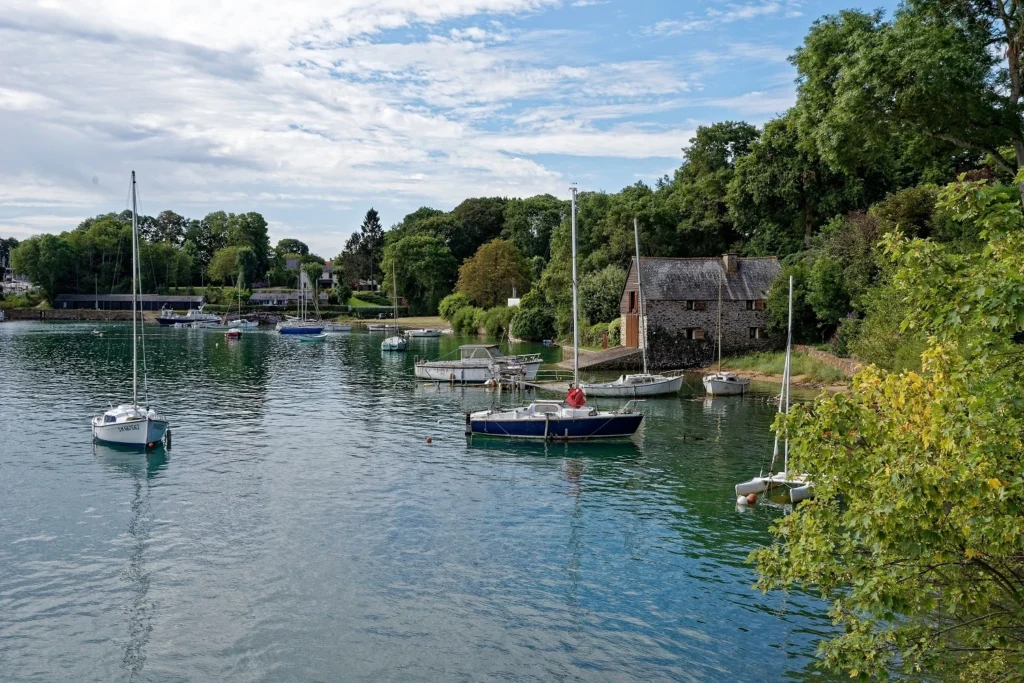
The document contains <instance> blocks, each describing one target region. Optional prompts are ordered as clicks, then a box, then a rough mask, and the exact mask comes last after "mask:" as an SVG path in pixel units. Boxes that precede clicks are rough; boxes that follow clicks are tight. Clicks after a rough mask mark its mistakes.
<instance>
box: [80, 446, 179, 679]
mask: <svg viewBox="0 0 1024 683" xmlns="http://www.w3.org/2000/svg"><path fill="white" fill-rule="evenodd" d="M93 454H94V456H95V458H96V461H97V462H99V463H101V464H102V465H104V466H105V467H106V468H108V469H110V470H113V471H114V472H115V473H117V474H118V475H119V476H125V477H126V478H127V479H129V480H130V482H131V487H132V499H131V516H130V518H129V520H128V529H127V533H128V548H129V554H128V564H127V566H126V567H125V568H124V570H123V571H122V572H121V575H120V577H121V580H122V581H124V582H125V583H126V584H127V588H128V592H129V595H130V597H129V600H128V602H127V604H126V605H124V607H123V608H122V611H123V613H124V614H125V616H126V618H127V621H128V626H127V637H126V640H125V643H124V648H123V649H124V652H123V655H122V657H121V664H120V666H121V668H122V669H124V670H125V671H127V672H128V673H129V677H130V678H132V679H134V678H135V677H136V676H139V675H140V674H141V673H142V669H143V667H144V666H145V664H146V646H147V645H148V643H149V639H150V636H151V635H152V632H153V619H154V611H155V608H156V604H155V602H154V601H153V600H152V599H151V598H150V597H149V592H150V586H151V582H152V574H153V570H152V569H151V568H150V566H149V563H148V561H147V558H146V551H147V549H148V548H149V543H150V533H151V530H152V524H153V518H152V510H151V507H150V500H149V499H150V483H151V482H152V480H153V479H155V478H156V477H158V476H160V474H161V473H162V472H163V471H164V470H165V469H166V468H167V460H168V454H167V450H166V449H165V448H164V447H163V446H162V445H161V446H158V447H156V448H154V449H152V450H149V451H146V452H140V451H139V450H138V449H137V448H136V449H132V448H127V447H119V446H115V445H107V444H101V443H97V442H94V443H93Z"/></svg>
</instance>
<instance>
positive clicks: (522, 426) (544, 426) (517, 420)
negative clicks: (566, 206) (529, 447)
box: [466, 186, 644, 441]
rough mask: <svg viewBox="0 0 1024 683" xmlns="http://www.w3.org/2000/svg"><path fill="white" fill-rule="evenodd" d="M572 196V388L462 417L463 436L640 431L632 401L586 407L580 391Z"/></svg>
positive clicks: (577, 437)
mask: <svg viewBox="0 0 1024 683" xmlns="http://www.w3.org/2000/svg"><path fill="white" fill-rule="evenodd" d="M571 192H572V210H571V214H570V215H571V227H572V233H571V235H572V323H573V340H574V345H575V351H574V354H573V385H572V388H570V389H569V392H568V394H567V395H566V397H565V400H564V401H534V402H532V403H530V404H529V405H527V406H525V407H522V408H504V409H492V410H479V411H476V412H474V413H466V434H467V435H488V436H502V437H508V438H513V439H545V440H564V441H584V440H590V439H621V438H629V437H631V436H632V435H633V434H635V433H636V430H637V429H639V428H640V423H641V422H643V419H644V415H643V413H640V412H636V410H635V408H636V401H635V400H632V401H627V402H626V405H624V406H623V407H622V408H621V409H619V410H598V409H597V408H590V407H587V406H586V405H585V404H586V402H587V401H586V396H585V394H584V391H583V389H582V388H580V363H579V348H580V330H579V285H578V282H579V280H578V279H577V277H576V187H575V186H573V187H572V189H571Z"/></svg>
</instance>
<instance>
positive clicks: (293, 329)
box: [274, 269, 324, 334]
mask: <svg viewBox="0 0 1024 683" xmlns="http://www.w3.org/2000/svg"><path fill="white" fill-rule="evenodd" d="M298 314H299V315H298V317H292V316H287V317H286V318H285V319H284V320H282V321H281V322H279V323H278V324H277V325H276V327H275V328H274V329H276V330H277V331H278V332H280V333H281V334H320V333H321V332H323V331H324V325H323V323H321V322H319V321H313V320H306V290H305V288H304V287H303V286H302V270H301V269H299V303H298Z"/></svg>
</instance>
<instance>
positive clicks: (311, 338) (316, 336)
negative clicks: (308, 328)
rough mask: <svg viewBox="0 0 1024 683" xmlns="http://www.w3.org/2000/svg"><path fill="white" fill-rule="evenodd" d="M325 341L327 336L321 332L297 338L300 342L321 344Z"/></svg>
mask: <svg viewBox="0 0 1024 683" xmlns="http://www.w3.org/2000/svg"><path fill="white" fill-rule="evenodd" d="M325 339H327V335H326V334H324V333H322V332H321V333H320V334H307V335H303V336H302V337H299V341H301V342H322V341H323V340H325Z"/></svg>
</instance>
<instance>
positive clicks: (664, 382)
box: [580, 218, 683, 398]
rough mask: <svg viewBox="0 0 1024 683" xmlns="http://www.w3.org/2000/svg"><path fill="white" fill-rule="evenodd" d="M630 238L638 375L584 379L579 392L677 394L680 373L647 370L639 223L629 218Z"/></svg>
mask: <svg viewBox="0 0 1024 683" xmlns="http://www.w3.org/2000/svg"><path fill="white" fill-rule="evenodd" d="M633 241H634V243H635V244H636V289H637V292H638V293H639V296H638V297H637V298H638V299H639V302H640V329H641V330H642V332H643V337H642V339H641V342H640V352H641V354H642V355H643V359H644V371H643V374H640V375H622V376H621V377H619V378H618V379H617V380H615V381H614V382H590V383H587V382H584V383H583V384H581V385H580V387H581V388H582V389H583V393H585V394H587V395H588V396H597V397H608V398H611V397H616V396H617V397H631V398H637V397H639V396H666V395H670V394H678V393H679V390H680V389H681V388H682V387H683V376H682V375H677V376H675V377H668V376H666V375H652V374H650V373H648V372H647V324H646V323H645V322H644V290H643V285H642V283H641V279H640V226H639V223H638V221H637V219H636V218H634V219H633Z"/></svg>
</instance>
